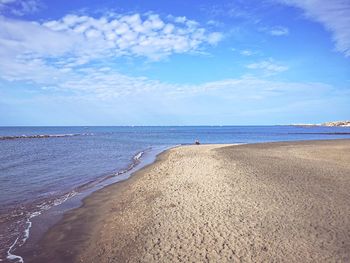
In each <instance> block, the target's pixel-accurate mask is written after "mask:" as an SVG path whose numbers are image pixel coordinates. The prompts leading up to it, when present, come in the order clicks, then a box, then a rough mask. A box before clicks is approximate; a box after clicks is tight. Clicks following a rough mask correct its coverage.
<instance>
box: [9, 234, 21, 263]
mask: <svg viewBox="0 0 350 263" xmlns="http://www.w3.org/2000/svg"><path fill="white" fill-rule="evenodd" d="M17 241H18V237H17V238H16V240H15V242H13V244H12V245H11V246H10V248H9V250H7V257H6V258H7V259H9V260H17V262H21V263H24V260H23V258H22V257H21V256H18V255H15V254H12V253H11V250H12V248H13V247H14V246H15V245H16V244H17Z"/></svg>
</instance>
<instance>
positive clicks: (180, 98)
mask: <svg viewBox="0 0 350 263" xmlns="http://www.w3.org/2000/svg"><path fill="white" fill-rule="evenodd" d="M349 105H350V1H349V0H333V1H322V0H264V1H254V0H249V1H247V0H233V1H212V0H210V1H209V0H207V1H194V0H190V1H189V0H187V1H182V0H181V1H180V0H179V1H150V0H142V1H141V0H140V1H97V0H96V1H87V0H85V1H82V0H80V1H66V0H62V1H44V0H41V1H39V0H28V1H24V0H0V113H1V114H0V125H5V126H11V125H254V124H289V123H320V122H324V121H331V120H341V119H349V118H350V106H349Z"/></svg>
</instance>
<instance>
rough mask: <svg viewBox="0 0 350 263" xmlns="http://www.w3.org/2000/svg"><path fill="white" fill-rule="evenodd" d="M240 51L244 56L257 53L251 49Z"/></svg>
mask: <svg viewBox="0 0 350 263" xmlns="http://www.w3.org/2000/svg"><path fill="white" fill-rule="evenodd" d="M239 53H240V54H241V55H242V56H247V57H249V56H253V55H255V54H256V52H255V51H253V50H249V49H245V50H241V51H240V52H239Z"/></svg>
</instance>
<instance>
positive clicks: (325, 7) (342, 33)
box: [277, 0, 350, 57]
mask: <svg viewBox="0 0 350 263" xmlns="http://www.w3.org/2000/svg"><path fill="white" fill-rule="evenodd" d="M277 1H278V2H280V3H283V4H286V5H289V6H294V7H297V8H301V9H302V10H304V13H305V16H306V17H307V18H309V19H311V20H314V21H316V22H319V23H321V24H322V25H323V26H324V27H325V28H326V29H327V30H328V31H330V32H331V33H332V38H333V41H334V42H335V47H336V50H338V51H339V52H342V53H344V55H345V56H346V57H350V1H348V0H332V1H323V0H277Z"/></svg>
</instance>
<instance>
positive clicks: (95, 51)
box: [0, 0, 222, 80]
mask: <svg viewBox="0 0 350 263" xmlns="http://www.w3.org/2000/svg"><path fill="white" fill-rule="evenodd" d="M2 1H4V0H2ZM7 1H9V0H7ZM0 24H1V27H0V76H1V77H2V78H4V79H8V80H15V79H18V78H25V74H24V73H25V72H28V71H29V70H28V69H27V67H28V65H29V64H30V65H32V68H33V70H30V72H31V73H30V75H31V74H33V75H34V76H37V75H38V73H36V72H35V70H34V69H36V70H38V71H40V70H42V69H43V68H45V67H46V68H47V69H48V71H49V72H51V71H53V72H54V71H55V69H56V70H57V72H69V71H70V70H72V69H73V68H75V67H81V66H83V65H84V64H87V63H89V62H91V61H101V60H103V61H104V62H106V61H107V60H111V61H113V60H114V59H115V58H117V57H121V56H141V57H146V58H148V59H151V60H159V59H161V58H164V57H166V56H169V55H171V54H174V53H200V52H202V51H203V49H205V48H206V46H213V45H215V44H217V43H218V42H219V41H220V40H221V37H222V35H221V33H219V32H208V31H207V30H206V29H205V28H203V27H201V26H200V25H199V24H198V23H197V22H195V21H192V20H189V19H187V18H185V17H169V18H167V19H161V18H160V16H158V15H157V14H147V15H140V14H133V15H113V16H102V17H100V18H94V17H90V16H78V15H66V16H65V17H63V18H62V19H59V20H52V21H46V22H44V23H38V22H28V21H23V20H18V19H9V18H5V17H1V16H0ZM34 62H35V63H34ZM22 74H24V75H22ZM56 74H58V73H55V75H56ZM39 75H40V74H39Z"/></svg>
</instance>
